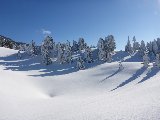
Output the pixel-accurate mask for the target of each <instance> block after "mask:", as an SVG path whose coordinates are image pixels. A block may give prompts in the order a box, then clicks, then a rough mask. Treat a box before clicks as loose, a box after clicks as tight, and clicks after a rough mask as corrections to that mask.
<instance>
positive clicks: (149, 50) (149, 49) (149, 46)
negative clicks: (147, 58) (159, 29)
mask: <svg viewBox="0 0 160 120" xmlns="http://www.w3.org/2000/svg"><path fill="white" fill-rule="evenodd" d="M146 47H147V51H148V52H149V54H151V53H152V52H153V50H152V42H149V43H148V42H147V46H146Z"/></svg>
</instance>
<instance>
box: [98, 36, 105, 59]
mask: <svg viewBox="0 0 160 120" xmlns="http://www.w3.org/2000/svg"><path fill="white" fill-rule="evenodd" d="M97 47H98V58H99V60H105V58H106V52H105V50H104V40H103V39H102V38H99V41H98V45H97Z"/></svg>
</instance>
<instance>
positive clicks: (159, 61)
mask: <svg viewBox="0 0 160 120" xmlns="http://www.w3.org/2000/svg"><path fill="white" fill-rule="evenodd" d="M155 66H157V67H159V68H160V56H159V54H156V60H155Z"/></svg>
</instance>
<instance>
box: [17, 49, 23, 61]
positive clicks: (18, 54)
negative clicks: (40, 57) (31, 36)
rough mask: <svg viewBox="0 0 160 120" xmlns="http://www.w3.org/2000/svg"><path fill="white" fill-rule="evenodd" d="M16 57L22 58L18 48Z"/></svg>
mask: <svg viewBox="0 0 160 120" xmlns="http://www.w3.org/2000/svg"><path fill="white" fill-rule="evenodd" d="M17 58H18V59H21V58H22V55H21V52H20V50H18V53H17Z"/></svg>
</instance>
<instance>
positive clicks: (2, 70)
mask: <svg viewBox="0 0 160 120" xmlns="http://www.w3.org/2000/svg"><path fill="white" fill-rule="evenodd" d="M15 53H17V51H16V50H11V49H7V48H2V47H0V120H159V119H160V72H159V70H158V69H157V68H153V66H152V64H150V66H149V68H147V69H145V68H144V67H143V64H141V62H140V59H138V57H137V56H136V55H134V56H132V57H130V56H128V55H127V54H126V53H125V52H123V51H119V52H117V53H116V54H115V57H114V56H113V58H114V59H115V60H114V61H113V62H112V63H100V62H95V63H91V65H89V67H88V68H86V69H85V70H80V71H77V70H76V69H75V68H74V64H73V65H58V64H56V63H55V64H53V65H50V66H45V65H42V64H41V63H40V60H38V57H35V58H29V57H25V56H22V59H21V60H19V59H17V58H16V54H15ZM116 56H120V57H124V62H123V66H124V69H123V70H118V67H119V66H118V61H117V60H116ZM92 64H93V65H92Z"/></svg>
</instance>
